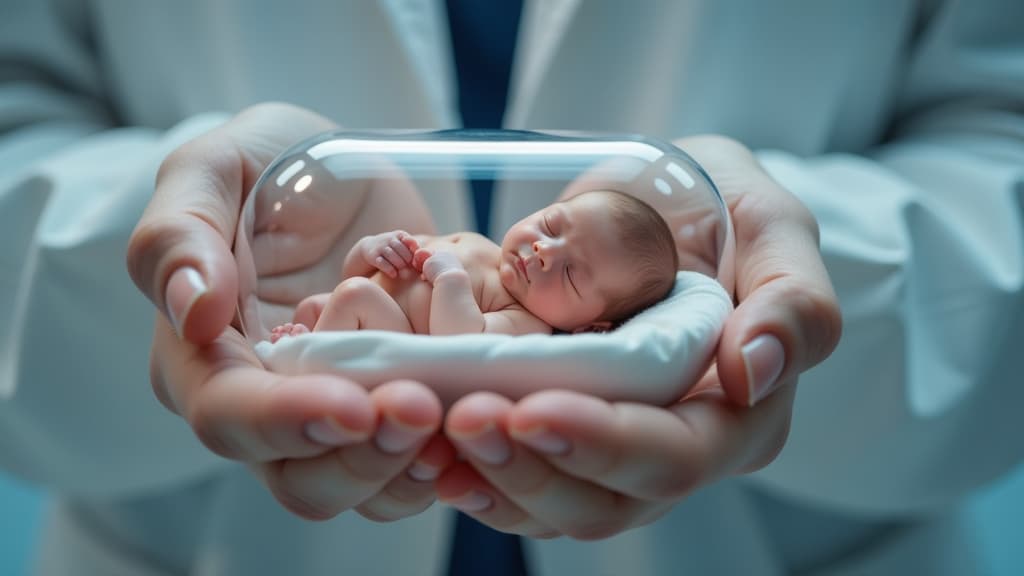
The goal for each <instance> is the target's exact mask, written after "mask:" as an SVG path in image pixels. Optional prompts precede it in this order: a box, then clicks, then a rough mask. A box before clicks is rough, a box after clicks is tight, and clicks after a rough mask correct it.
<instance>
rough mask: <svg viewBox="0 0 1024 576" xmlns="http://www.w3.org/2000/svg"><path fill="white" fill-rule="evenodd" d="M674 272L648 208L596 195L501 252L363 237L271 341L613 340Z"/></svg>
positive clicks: (669, 242)
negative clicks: (383, 337)
mask: <svg viewBox="0 0 1024 576" xmlns="http://www.w3.org/2000/svg"><path fill="white" fill-rule="evenodd" d="M678 266H679V260H678V256H677V254H676V247H675V242H674V239H673V236H672V233H671V232H670V230H669V228H668V226H667V224H666V223H665V221H664V220H663V219H662V218H661V216H660V215H659V214H658V213H657V212H656V211H655V210H654V209H653V208H651V207H650V206H648V205H647V204H646V203H644V202H643V201H641V200H639V199H637V198H635V197H633V196H631V195H628V194H625V193H621V192H616V191H611V190H596V191H589V192H584V193H582V194H579V195H577V196H574V197H572V198H570V199H568V200H563V201H560V202H556V203H554V204H551V205H550V206H547V207H546V208H543V209H541V210H539V211H537V212H535V213H533V214H531V215H530V216H527V217H526V218H524V219H522V220H520V221H519V222H518V223H516V224H515V225H514V226H512V227H511V228H510V229H509V230H508V232H507V233H506V234H505V237H504V239H503V240H502V243H501V246H498V245H497V244H495V243H494V242H492V241H490V240H489V239H487V238H486V237H484V236H481V235H479V234H473V233H457V234H451V235H447V236H413V235H411V234H408V233H406V232H404V231H401V230H396V231H392V232H385V233H383V234H377V235H372V236H366V237H364V238H362V239H361V240H360V241H359V242H358V243H356V245H355V246H354V247H353V248H352V250H351V251H350V252H349V253H348V255H347V257H346V259H345V264H344V268H343V271H342V272H343V276H344V278H345V280H343V281H342V282H341V283H340V284H338V286H337V287H336V288H335V290H334V291H333V292H330V293H323V294H316V295H313V296H310V297H308V298H306V299H305V300H303V301H301V302H300V303H299V305H298V306H297V308H296V310H295V315H294V319H293V322H290V323H287V324H283V325H281V326H277V327H276V328H274V329H273V331H272V333H271V341H272V342H276V341H277V340H279V339H281V338H283V337H287V336H294V335H298V334H303V333H306V332H310V331H314V332H319V331H325V330H392V331H398V332H406V333H414V334H465V333H481V332H489V333H500V334H512V335H520V334H530V333H542V334H550V333H552V332H553V331H559V332H568V333H576V332H586V331H607V330H610V329H613V328H614V327H615V326H617V325H619V324H621V323H622V322H624V321H625V320H628V319H629V318H630V317H632V316H633V315H635V314H637V313H639V312H640V311H642V310H644V309H645V308H647V307H649V306H651V305H652V304H654V303H656V302H659V301H660V300H662V299H663V298H664V297H665V296H666V295H667V294H669V292H670V291H671V290H672V287H673V284H674V282H675V279H676V270H677V268H678Z"/></svg>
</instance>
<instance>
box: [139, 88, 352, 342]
mask: <svg viewBox="0 0 1024 576" xmlns="http://www.w3.org/2000/svg"><path fill="white" fill-rule="evenodd" d="M332 126H334V124H333V123H332V122H330V121H328V120H327V119H325V118H323V117H321V116H318V115H316V114H313V113H311V112H309V111H306V110H303V109H300V108H297V107H295V106H291V105H287V104H279V103H268V104H259V105H256V106H252V107H250V108H248V109H246V110H244V111H243V112H241V113H239V114H238V115H237V116H235V117H234V118H233V119H232V120H230V121H229V122H227V123H226V124H224V125H222V126H220V127H218V128H216V129H214V130H212V131H210V132H208V133H206V134H204V135H202V136H200V137H198V138H196V139H194V140H192V141H191V142H189V143H186V144H185V145H183V146H181V147H179V148H178V149H177V150H175V151H174V152H173V153H171V154H170V155H169V156H168V157H167V159H165V160H164V162H163V164H162V165H161V167H160V170H159V173H158V175H157V183H156V189H155V190H154V193H153V197H152V199H151V200H150V203H149V205H148V206H147V207H146V210H145V212H144V214H143V216H142V218H141V219H140V220H139V223H138V225H137V226H136V228H135V231H134V232H133V234H132V237H131V239H130V241H129V245H128V250H127V265H128V272H129V274H130V275H131V277H132V280H133V281H134V282H135V284H136V285H137V286H138V287H139V289H140V290H141V291H142V293H143V294H145V295H146V296H147V297H148V298H149V299H150V300H151V301H152V302H153V303H154V304H155V305H156V307H157V309H159V310H161V311H162V312H163V313H164V314H166V315H167V317H168V318H170V319H171V322H172V324H173V325H174V327H175V329H176V330H177V333H178V334H179V335H180V336H181V337H183V338H185V339H187V340H189V341H192V342H196V343H200V344H203V343H207V342H211V341H213V340H214V339H215V338H217V336H218V335H220V333H221V331H222V330H223V329H224V327H226V326H227V325H228V323H229V322H230V321H231V319H232V317H233V315H234V312H235V308H236V305H237V302H236V300H237V297H238V295H237V292H238V273H237V270H236V267H235V261H234V257H233V256H232V254H231V250H230V247H231V245H232V241H233V239H234V231H235V227H236V224H237V222H238V215H239V211H240V209H241V205H242V199H243V198H244V194H246V193H247V192H248V191H249V189H250V188H251V187H252V185H253V184H254V183H255V182H256V180H257V178H258V177H259V174H260V172H261V171H262V170H263V168H264V167H265V166H266V165H267V164H268V163H269V162H270V161H271V160H272V159H273V157H274V155H276V153H277V152H279V151H281V150H283V149H284V148H286V147H287V146H288V145H290V144H292V143H294V142H298V141H299V140H301V139H302V138H305V137H307V136H309V135H311V134H315V133H317V132H321V131H323V130H326V129H328V128H330V127H332ZM243 148H244V149H243Z"/></svg>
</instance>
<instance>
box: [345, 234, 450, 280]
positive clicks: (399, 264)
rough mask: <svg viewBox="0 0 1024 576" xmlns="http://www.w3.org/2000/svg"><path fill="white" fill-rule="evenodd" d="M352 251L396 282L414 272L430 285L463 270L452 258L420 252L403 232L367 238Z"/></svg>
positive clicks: (424, 249)
mask: <svg viewBox="0 0 1024 576" xmlns="http://www.w3.org/2000/svg"><path fill="white" fill-rule="evenodd" d="M355 249H356V250H358V251H359V255H360V256H361V257H362V259H363V261H364V262H366V264H367V265H368V266H370V267H371V268H374V269H377V270H380V271H381V272H383V273H384V274H386V275H387V276H388V277H389V278H399V277H400V276H403V275H404V274H406V273H407V271H409V270H413V271H415V272H416V273H418V274H420V276H421V277H422V278H423V280H426V281H427V282H429V283H431V284H433V283H434V282H435V281H436V280H437V279H438V277H440V276H441V274H443V273H446V272H451V271H456V270H465V267H463V265H462V262H460V261H459V259H458V257H457V256H455V254H452V253H451V252H447V251H444V250H439V251H436V252H434V251H431V250H427V249H426V248H421V247H420V244H419V242H417V241H416V238H415V237H413V236H412V235H411V234H409V233H408V232H406V231H405V230H393V231H391V232H382V233H380V234H374V235H373V236H368V237H366V238H364V239H362V240H360V241H359V243H358V244H357V245H356V248H355Z"/></svg>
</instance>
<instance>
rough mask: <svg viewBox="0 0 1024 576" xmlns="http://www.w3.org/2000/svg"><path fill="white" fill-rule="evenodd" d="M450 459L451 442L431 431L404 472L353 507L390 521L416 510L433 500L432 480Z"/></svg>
mask: <svg viewBox="0 0 1024 576" xmlns="http://www.w3.org/2000/svg"><path fill="white" fill-rule="evenodd" d="M454 462H455V449H454V448H453V447H452V445H451V443H450V442H449V441H448V440H447V439H446V438H445V437H444V436H442V435H440V434H435V435H434V436H433V437H432V438H431V439H430V440H429V441H428V442H427V445H426V446H424V447H423V449H422V450H420V453H419V455H417V456H416V459H415V460H414V461H413V462H412V464H411V465H410V466H409V467H408V468H407V469H406V470H405V473H403V474H399V475H397V476H395V477H394V478H393V479H392V480H391V482H389V483H388V484H387V485H386V486H384V489H383V490H381V491H380V492H378V493H377V494H376V495H374V496H372V497H371V498H370V499H369V500H367V501H366V502H364V503H363V504H361V505H360V506H358V507H357V508H356V511H357V512H359V513H360V514H362V515H363V516H364V517H366V518H368V519H370V520H374V521H377V522H392V521H395V520H399V519H402V518H406V517H409V516H413V515H415V514H418V513H420V512H422V511H423V510H425V509H426V508H427V507H429V506H430V505H431V504H432V503H433V502H434V497H435V492H434V481H435V480H437V478H438V476H440V475H441V472H442V471H444V470H445V469H447V468H449V467H450V466H451V465H452V464H454Z"/></svg>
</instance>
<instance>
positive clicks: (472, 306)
mask: <svg viewBox="0 0 1024 576" xmlns="http://www.w3.org/2000/svg"><path fill="white" fill-rule="evenodd" d="M413 265H414V266H415V267H416V268H419V269H420V270H421V271H422V272H423V277H424V278H425V279H426V280H427V281H428V282H430V283H431V285H432V286H433V287H434V290H433V293H432V295H431V299H430V333H431V334H473V333H480V332H489V333H497V334H513V335H518V334H533V333H542V334H550V333H551V327H550V326H548V325H547V324H546V323H544V322H543V321H542V320H540V319H539V318H537V317H536V316H534V315H533V314H530V313H529V312H527V311H526V310H524V309H522V308H518V307H516V308H506V309H503V310H497V311H494V312H487V313H486V314H485V313H483V312H481V310H480V305H479V304H478V303H477V301H476V297H475V296H474V294H473V285H472V283H471V282H470V278H469V273H468V272H466V269H465V268H464V267H463V266H462V262H460V261H459V259H458V257H456V256H455V255H454V254H452V253H451V252H430V251H429V250H423V249H420V250H418V251H417V252H416V254H415V256H414V263H413Z"/></svg>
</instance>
